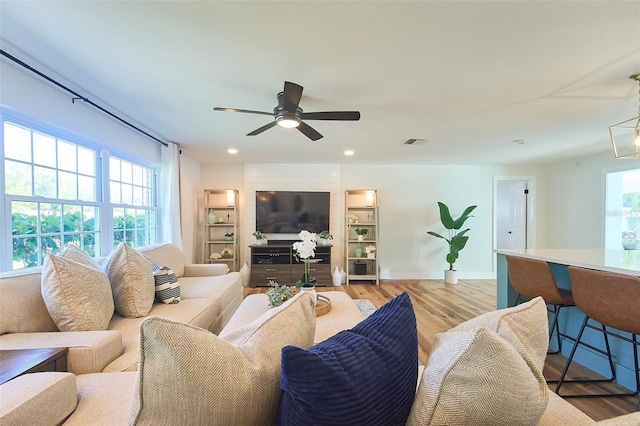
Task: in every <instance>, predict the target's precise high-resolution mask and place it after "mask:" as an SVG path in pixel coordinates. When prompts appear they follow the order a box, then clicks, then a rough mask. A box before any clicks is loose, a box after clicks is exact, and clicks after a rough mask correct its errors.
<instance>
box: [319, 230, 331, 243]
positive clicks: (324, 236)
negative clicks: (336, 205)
mask: <svg viewBox="0 0 640 426" xmlns="http://www.w3.org/2000/svg"><path fill="white" fill-rule="evenodd" d="M318 238H319V239H320V241H319V243H320V244H329V240H333V235H331V234H330V233H329V231H322V232H320V233H319V234H318Z"/></svg>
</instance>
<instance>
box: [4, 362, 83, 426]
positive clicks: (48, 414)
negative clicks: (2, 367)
mask: <svg viewBox="0 0 640 426" xmlns="http://www.w3.org/2000/svg"><path fill="white" fill-rule="evenodd" d="M0 394H2V398H0V424H2V425H7V426H9V425H16V426H17V425H57V424H60V423H62V422H63V421H64V420H65V419H66V418H67V417H69V415H70V414H71V413H73V410H75V409H76V406H77V404H78V397H77V394H76V377H75V376H74V375H73V374H71V373H54V372H47V373H32V374H24V375H22V376H19V377H16V378H15V379H13V380H9V381H8V382H6V383H3V384H2V385H0Z"/></svg>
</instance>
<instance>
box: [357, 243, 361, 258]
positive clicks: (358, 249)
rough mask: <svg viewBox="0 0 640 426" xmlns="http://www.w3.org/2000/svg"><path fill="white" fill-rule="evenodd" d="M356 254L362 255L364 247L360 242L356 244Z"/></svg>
mask: <svg viewBox="0 0 640 426" xmlns="http://www.w3.org/2000/svg"><path fill="white" fill-rule="evenodd" d="M355 254H356V257H362V247H361V246H360V244H358V245H356V248H355Z"/></svg>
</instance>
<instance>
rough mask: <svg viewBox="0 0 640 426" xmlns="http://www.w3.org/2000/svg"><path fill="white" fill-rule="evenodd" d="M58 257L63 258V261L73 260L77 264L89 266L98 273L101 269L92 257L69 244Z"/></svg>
mask: <svg viewBox="0 0 640 426" xmlns="http://www.w3.org/2000/svg"><path fill="white" fill-rule="evenodd" d="M60 256H62V257H64V258H65V259H70V260H74V261H76V262H78V263H81V264H83V265H85V266H89V267H91V268H93V269H97V270H98V271H100V272H102V268H101V267H100V264H99V263H98V262H97V261H96V260H95V259H94V258H93V257H91V256H89V255H88V254H87V253H85V252H84V251H82V249H81V248H80V247H78V246H77V245H75V244H69V245H68V246H67V247H66V248H65V249H64V251H63V252H62V254H61V255H60Z"/></svg>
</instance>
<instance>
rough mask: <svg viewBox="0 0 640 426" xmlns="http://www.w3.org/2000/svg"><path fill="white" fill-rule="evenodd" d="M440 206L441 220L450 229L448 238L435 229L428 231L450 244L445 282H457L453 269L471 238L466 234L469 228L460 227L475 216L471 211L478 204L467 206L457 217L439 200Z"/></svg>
mask: <svg viewBox="0 0 640 426" xmlns="http://www.w3.org/2000/svg"><path fill="white" fill-rule="evenodd" d="M438 207H439V208H440V221H441V222H442V224H443V225H444V227H445V228H446V229H447V230H448V231H449V233H448V238H447V237H445V236H442V235H440V234H438V233H436V232H433V231H428V232H427V234H429V235H433V236H434V237H437V238H442V239H443V240H445V241H446V242H447V244H448V245H449V252H448V253H447V257H446V259H447V263H448V264H449V269H448V270H446V271H445V272H444V282H445V283H447V284H457V283H458V278H457V277H456V270H455V269H453V264H454V263H455V262H456V260H458V256H459V253H460V251H461V250H462V249H463V248H464V246H465V245H466V244H467V241H468V240H469V237H468V236H466V235H465V234H466V233H467V232H468V231H469V228H467V229H464V230H462V231H461V230H460V228H462V225H464V223H465V222H466V221H467V219H469V218H470V217H473V216H470V213H471V212H472V211H473V210H474V209H475V208H476V207H478V206H469V207H467V208H466V209H465V210H464V212H462V214H461V215H460V217H459V218H457V219H454V218H452V217H451V213H450V212H449V207H447V205H446V204H444V203H441V202H439V201H438Z"/></svg>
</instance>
